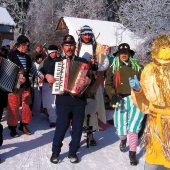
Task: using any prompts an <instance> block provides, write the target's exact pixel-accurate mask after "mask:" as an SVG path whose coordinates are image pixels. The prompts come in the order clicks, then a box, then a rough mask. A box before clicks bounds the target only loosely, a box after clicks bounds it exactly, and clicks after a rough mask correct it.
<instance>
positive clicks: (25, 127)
mask: <svg viewBox="0 0 170 170" xmlns="http://www.w3.org/2000/svg"><path fill="white" fill-rule="evenodd" d="M18 129H19V130H20V131H22V132H23V133H24V134H26V135H32V133H31V132H30V130H29V129H28V128H27V126H26V124H25V123H22V122H21V123H20V126H19V128H18Z"/></svg>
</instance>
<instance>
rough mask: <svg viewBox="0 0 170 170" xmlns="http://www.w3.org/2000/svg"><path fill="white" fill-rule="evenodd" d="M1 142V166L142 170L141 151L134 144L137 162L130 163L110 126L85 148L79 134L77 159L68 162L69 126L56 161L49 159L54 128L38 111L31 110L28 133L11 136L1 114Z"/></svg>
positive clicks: (8, 168)
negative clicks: (136, 149)
mask: <svg viewBox="0 0 170 170" xmlns="http://www.w3.org/2000/svg"><path fill="white" fill-rule="evenodd" d="M2 124H3V126H4V143H3V145H2V146H1V148H0V157H1V160H2V163H1V164H0V169H1V170H27V169H28V170H52V169H57V170H72V169H74V170H80V169H81V170H87V169H89V170H129V169H131V170H143V169H144V168H143V167H144V151H143V150H141V149H140V148H139V147H138V152H137V153H138V155H137V157H138V158H139V164H138V165H137V166H130V164H129V158H128V151H127V152H125V153H122V152H120V151H119V141H118V137H117V135H116V134H115V129H114V127H113V126H111V127H110V128H108V129H107V130H106V131H100V132H96V133H95V135H94V136H95V138H96V139H97V143H98V145H97V146H93V147H92V146H91V147H90V148H86V143H85V134H83V135H82V142H81V148H80V150H79V152H78V157H79V158H80V162H79V163H78V164H72V163H70V161H69V160H68V158H67V155H68V146H69V142H70V133H69V130H68V132H67V134H66V136H65V139H64V141H63V147H62V151H61V155H60V158H61V160H60V162H59V163H58V164H52V163H51V162H50V160H49V159H50V157H51V147H52V139H53V135H54V128H52V129H51V128H49V124H48V120H47V118H46V117H45V116H44V115H43V114H40V113H37V114H34V116H33V121H32V123H31V125H30V127H29V129H30V130H31V131H32V132H33V133H34V134H33V135H31V136H27V135H22V134H21V132H19V133H20V135H21V136H20V137H18V138H12V137H10V135H9V130H8V128H7V123H6V120H5V118H3V121H2Z"/></svg>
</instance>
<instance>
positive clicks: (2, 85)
mask: <svg viewBox="0 0 170 170" xmlns="http://www.w3.org/2000/svg"><path fill="white" fill-rule="evenodd" d="M19 70H20V68H19V67H18V66H17V65H16V64H14V63H13V62H12V61H10V60H8V59H5V58H3V60H2V63H0V89H2V90H4V91H7V92H13V91H14V87H15V85H16V83H17V77H18V73H19Z"/></svg>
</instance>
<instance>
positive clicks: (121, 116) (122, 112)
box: [113, 96, 144, 136]
mask: <svg viewBox="0 0 170 170" xmlns="http://www.w3.org/2000/svg"><path fill="white" fill-rule="evenodd" d="M143 117H144V114H143V113H142V112H141V111H140V110H139V109H138V108H137V107H136V106H135V105H134V104H133V101H132V100H131V96H127V97H124V98H123V99H122V100H121V106H120V107H119V108H116V109H115V112H114V115H113V120H114V125H115V127H116V129H117V134H118V135H119V136H120V135H127V134H128V133H129V132H132V133H138V132H139V130H140V128H141V122H142V120H143Z"/></svg>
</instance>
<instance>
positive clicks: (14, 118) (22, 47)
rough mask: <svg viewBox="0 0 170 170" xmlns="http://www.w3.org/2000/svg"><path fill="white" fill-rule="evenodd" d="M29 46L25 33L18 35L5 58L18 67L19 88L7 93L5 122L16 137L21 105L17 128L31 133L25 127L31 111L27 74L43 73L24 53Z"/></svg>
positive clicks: (27, 133)
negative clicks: (13, 48)
mask: <svg viewBox="0 0 170 170" xmlns="http://www.w3.org/2000/svg"><path fill="white" fill-rule="evenodd" d="M28 47H29V39H28V38H27V37H26V36H25V35H20V36H19V37H18V38H17V42H16V49H15V50H13V51H11V52H10V53H9V54H8V56H7V58H8V59H9V60H11V61H12V62H13V63H15V64H16V65H18V66H19V67H20V70H21V71H20V72H19V79H18V84H19V88H18V89H17V90H16V91H15V92H13V93H9V94H8V107H7V113H8V117H7V124H8V128H9V129H10V135H11V137H18V136H19V135H18V133H17V131H16V127H17V124H18V118H19V107H20V104H21V106H22V112H21V120H20V126H19V130H20V131H22V132H23V133H24V134H26V135H31V134H32V133H31V132H30V130H29V129H28V128H27V125H28V124H29V123H30V122H31V119H32V113H31V110H30V106H29V105H30V104H31V93H30V86H31V85H30V84H31V83H30V80H29V75H30V74H32V75H36V76H39V77H40V78H41V79H43V78H44V75H43V74H41V72H39V71H38V70H37V69H36V68H35V66H34V65H33V64H32V61H31V58H30V56H28V55H27V54H26V52H27V50H28Z"/></svg>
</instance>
